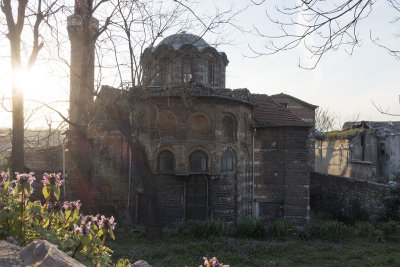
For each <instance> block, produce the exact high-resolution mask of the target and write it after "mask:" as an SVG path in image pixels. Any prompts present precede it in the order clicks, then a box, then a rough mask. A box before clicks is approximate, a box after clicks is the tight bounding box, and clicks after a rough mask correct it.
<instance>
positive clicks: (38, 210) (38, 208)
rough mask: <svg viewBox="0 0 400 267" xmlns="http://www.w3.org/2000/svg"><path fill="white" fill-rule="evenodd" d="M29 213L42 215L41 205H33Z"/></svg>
mask: <svg viewBox="0 0 400 267" xmlns="http://www.w3.org/2000/svg"><path fill="white" fill-rule="evenodd" d="M29 211H30V212H32V213H40V211H41V207H40V206H39V205H32V206H30V208H29Z"/></svg>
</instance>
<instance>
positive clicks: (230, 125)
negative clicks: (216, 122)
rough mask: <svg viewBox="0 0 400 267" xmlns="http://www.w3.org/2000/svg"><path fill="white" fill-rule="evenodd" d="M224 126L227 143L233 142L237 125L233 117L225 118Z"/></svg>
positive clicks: (223, 120)
mask: <svg viewBox="0 0 400 267" xmlns="http://www.w3.org/2000/svg"><path fill="white" fill-rule="evenodd" d="M222 124H223V126H224V136H225V138H226V140H227V141H229V142H230V141H233V140H234V137H235V123H234V121H233V119H232V118H231V117H228V116H225V117H224V118H223V119H222Z"/></svg>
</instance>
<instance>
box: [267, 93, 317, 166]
mask: <svg viewBox="0 0 400 267" xmlns="http://www.w3.org/2000/svg"><path fill="white" fill-rule="evenodd" d="M270 97H271V98H272V99H273V100H275V101H276V102H278V103H279V104H281V105H282V106H284V107H286V108H287V109H288V110H290V111H291V112H292V113H293V114H295V115H296V116H297V117H299V118H300V119H302V120H303V121H305V122H307V123H310V124H312V125H313V126H314V125H315V110H316V108H318V106H316V105H313V104H310V103H307V102H305V101H303V100H301V99H298V98H296V97H294V96H291V95H287V94H284V93H280V94H276V95H271V96H270ZM308 150H309V154H308V157H309V159H308V162H309V167H310V171H314V168H315V160H314V158H315V127H312V128H310V132H309V136H308Z"/></svg>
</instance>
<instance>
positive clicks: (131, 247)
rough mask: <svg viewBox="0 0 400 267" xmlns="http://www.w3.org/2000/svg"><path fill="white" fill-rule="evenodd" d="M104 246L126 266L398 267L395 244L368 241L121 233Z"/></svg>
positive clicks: (399, 257)
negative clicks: (214, 261)
mask: <svg viewBox="0 0 400 267" xmlns="http://www.w3.org/2000/svg"><path fill="white" fill-rule="evenodd" d="M116 238H117V239H116V241H115V242H114V243H112V244H110V243H109V244H108V245H109V246H110V247H111V248H112V249H113V250H114V254H113V258H115V259H117V258H127V259H129V260H130V261H131V263H133V262H135V261H136V260H139V259H142V260H145V261H147V262H148V263H149V264H151V265H152V266H154V267H156V266H168V267H173V266H178V267H180V266H182V267H183V266H189V267H192V266H194V267H198V266H199V265H201V264H202V257H203V256H206V257H209V258H210V257H213V256H215V257H217V258H218V259H219V260H220V261H221V262H223V263H224V264H229V265H230V266H233V267H236V266H239V267H244V266H246V267H247V266H257V267H258V266H400V246H399V245H400V243H399V242H394V241H379V242H378V241H376V240H374V239H373V238H365V239H352V240H346V241H341V242H328V241H321V240H308V241H302V240H299V239H296V238H293V237H292V238H287V239H281V240H278V239H275V240H274V239H266V240H256V239H240V238H233V237H218V238H214V239H210V240H196V239H193V238H189V237H169V238H167V239H164V240H160V241H154V240H149V239H146V238H139V237H132V236H131V235H128V234H126V233H125V234H124V233H123V232H121V233H119V234H117V236H116Z"/></svg>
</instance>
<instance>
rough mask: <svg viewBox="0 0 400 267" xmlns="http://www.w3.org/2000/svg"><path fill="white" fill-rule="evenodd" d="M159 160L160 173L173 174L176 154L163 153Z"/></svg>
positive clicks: (166, 151)
mask: <svg viewBox="0 0 400 267" xmlns="http://www.w3.org/2000/svg"><path fill="white" fill-rule="evenodd" d="M159 160H160V161H159V169H160V172H172V171H173V170H174V154H172V152H171V151H168V150H165V151H162V152H161V153H160V158H159Z"/></svg>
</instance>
